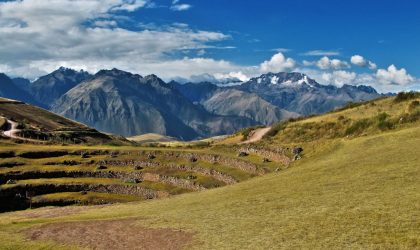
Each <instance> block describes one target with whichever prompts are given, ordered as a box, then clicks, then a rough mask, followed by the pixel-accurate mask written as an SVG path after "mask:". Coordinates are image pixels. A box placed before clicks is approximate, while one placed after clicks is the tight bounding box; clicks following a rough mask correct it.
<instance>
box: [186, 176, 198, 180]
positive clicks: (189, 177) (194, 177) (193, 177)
mask: <svg viewBox="0 0 420 250" xmlns="http://www.w3.org/2000/svg"><path fill="white" fill-rule="evenodd" d="M195 179H197V176H194V175H188V176H187V180H195Z"/></svg>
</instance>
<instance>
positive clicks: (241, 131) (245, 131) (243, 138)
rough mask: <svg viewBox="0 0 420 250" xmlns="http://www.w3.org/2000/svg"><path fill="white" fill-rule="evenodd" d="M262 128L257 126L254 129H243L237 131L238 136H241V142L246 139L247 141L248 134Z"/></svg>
mask: <svg viewBox="0 0 420 250" xmlns="http://www.w3.org/2000/svg"><path fill="white" fill-rule="evenodd" d="M263 127H264V126H262V125H259V126H254V127H249V128H243V129H241V130H239V132H238V133H239V134H241V135H242V141H245V140H246V139H248V136H249V134H250V133H251V132H252V131H253V130H255V129H259V128H263Z"/></svg>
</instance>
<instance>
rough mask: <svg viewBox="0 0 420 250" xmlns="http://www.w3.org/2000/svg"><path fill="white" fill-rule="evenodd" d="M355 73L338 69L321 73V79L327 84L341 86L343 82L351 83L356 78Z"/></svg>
mask: <svg viewBox="0 0 420 250" xmlns="http://www.w3.org/2000/svg"><path fill="white" fill-rule="evenodd" d="M356 77H357V74H356V73H354V72H349V71H344V70H338V71H333V72H331V73H323V74H322V79H323V80H324V81H325V82H326V83H329V84H334V85H336V86H339V87H341V86H343V85H344V84H352V83H353V81H354V80H355V79H356Z"/></svg>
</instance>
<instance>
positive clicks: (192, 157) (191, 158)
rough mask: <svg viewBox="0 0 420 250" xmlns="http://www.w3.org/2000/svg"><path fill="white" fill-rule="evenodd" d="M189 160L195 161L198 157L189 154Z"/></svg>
mask: <svg viewBox="0 0 420 250" xmlns="http://www.w3.org/2000/svg"><path fill="white" fill-rule="evenodd" d="M189 161H190V162H196V161H198V159H197V158H196V157H195V156H191V157H190V158H189Z"/></svg>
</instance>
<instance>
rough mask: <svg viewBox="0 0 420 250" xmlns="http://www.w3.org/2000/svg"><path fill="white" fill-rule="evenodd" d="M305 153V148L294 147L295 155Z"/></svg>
mask: <svg viewBox="0 0 420 250" xmlns="http://www.w3.org/2000/svg"><path fill="white" fill-rule="evenodd" d="M302 152H303V148H301V147H294V148H293V150H292V153H293V154H295V155H298V154H301V153H302Z"/></svg>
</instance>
